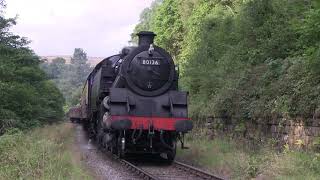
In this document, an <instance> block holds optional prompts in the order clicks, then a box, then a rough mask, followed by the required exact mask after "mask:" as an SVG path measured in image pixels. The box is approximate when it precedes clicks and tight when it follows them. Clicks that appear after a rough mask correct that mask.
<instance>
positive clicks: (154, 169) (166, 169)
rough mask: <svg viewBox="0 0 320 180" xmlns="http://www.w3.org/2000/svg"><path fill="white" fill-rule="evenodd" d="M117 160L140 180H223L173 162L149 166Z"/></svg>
mask: <svg viewBox="0 0 320 180" xmlns="http://www.w3.org/2000/svg"><path fill="white" fill-rule="evenodd" d="M113 157H114V158H115V159H117V160H118V161H119V162H120V163H121V164H122V165H123V166H125V167H126V168H127V169H128V170H130V171H131V172H133V173H135V174H136V175H138V176H139V177H141V178H142V179H146V180H165V179H175V180H176V179H183V180H188V179H192V180H193V179H208V180H209V179H210V180H223V178H221V177H218V176H216V175H213V174H211V173H209V172H206V171H203V170H201V169H198V168H195V167H193V166H190V165H187V164H184V163H181V162H178V161H174V162H173V163H172V165H165V166H163V165H161V164H160V165H159V164H157V165H154V164H153V165H150V164H144V163H142V164H141V163H136V162H130V161H128V160H124V159H119V158H118V157H117V156H114V155H113Z"/></svg>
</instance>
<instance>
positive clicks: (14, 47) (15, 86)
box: [0, 1, 64, 135]
mask: <svg viewBox="0 0 320 180" xmlns="http://www.w3.org/2000/svg"><path fill="white" fill-rule="evenodd" d="M3 8H4V3H3V1H1V3H0V9H1V11H2V10H3ZM15 24H16V21H15V19H14V18H9V19H7V18H5V17H4V16H3V14H2V12H0V97H1V103H0V135H1V134H3V133H4V132H6V131H7V129H9V128H20V129H27V128H30V127H34V126H37V125H41V124H44V123H48V122H53V121H56V120H60V119H61V117H62V116H63V110H62V106H63V103H64V99H63V97H62V94H61V93H60V91H59V90H58V89H57V88H56V86H55V85H54V83H53V82H51V81H49V80H48V79H47V78H46V76H45V73H44V72H43V71H42V70H41V69H40V67H39V64H40V60H39V57H38V56H37V55H36V54H35V53H34V52H33V51H32V50H31V49H29V48H28V47H27V44H28V41H27V40H26V39H25V38H21V37H20V36H18V35H15V34H13V33H12V32H10V27H11V26H13V25H15Z"/></svg>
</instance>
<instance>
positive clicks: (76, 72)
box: [41, 48, 92, 107]
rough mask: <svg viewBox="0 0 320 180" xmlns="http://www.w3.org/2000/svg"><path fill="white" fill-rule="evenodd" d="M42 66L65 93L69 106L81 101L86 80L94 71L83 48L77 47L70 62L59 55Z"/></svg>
mask: <svg viewBox="0 0 320 180" xmlns="http://www.w3.org/2000/svg"><path fill="white" fill-rule="evenodd" d="M41 68H42V69H43V70H44V71H45V72H46V74H47V76H48V77H49V78H50V79H52V81H53V82H54V83H55V84H56V85H57V87H58V88H59V89H60V91H61V92H62V93H63V96H64V97H65V99H66V105H67V106H68V107H70V106H74V105H76V104H78V103H79V99H80V95H81V92H82V87H83V85H84V82H85V81H86V79H87V77H88V75H89V73H90V72H91V71H92V67H90V65H89V63H88V58H87V54H86V53H85V51H84V50H83V49H81V48H75V50H74V53H73V56H72V58H71V63H70V64H66V61H65V60H64V59H63V58H61V57H57V58H55V59H53V60H52V62H47V61H45V62H43V63H42V64H41Z"/></svg>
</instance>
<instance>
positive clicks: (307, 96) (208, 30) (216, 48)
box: [136, 0, 320, 120]
mask: <svg viewBox="0 0 320 180" xmlns="http://www.w3.org/2000/svg"><path fill="white" fill-rule="evenodd" d="M147 12H148V13H145V14H144V15H143V18H141V20H140V24H138V25H137V26H136V31H137V30H140V29H141V27H143V28H144V30H152V31H155V32H156V33H157V34H158V36H157V38H156V42H157V44H158V45H160V46H162V47H163V48H165V49H167V50H168V51H169V52H170V53H171V54H172V55H173V56H174V59H175V61H176V63H177V64H179V65H180V70H181V71H180V72H181V74H180V75H181V76H180V77H181V81H180V86H181V87H182V88H183V89H185V90H188V91H189V92H190V113H191V115H192V116H193V117H199V116H230V117H231V116H237V117H240V118H239V119H242V120H243V119H252V118H253V119H256V118H257V117H268V116H271V115H279V116H312V115H313V114H314V113H315V111H316V109H318V108H319V106H320V98H319V97H320V91H319V90H320V84H319V77H320V70H319V69H320V44H319V42H320V32H319V29H320V24H319V22H320V6H319V3H318V1H316V0H311V1H299V0H294V1H284V0H281V1H278V0H251V1H242V0H235V1H229V0H224V1H221V0H213V1H207V0H186V1H185V0H183V1H182V0H163V1H162V2H160V3H157V4H156V6H151V8H149V9H148V11H147ZM143 28H142V29H143ZM260 119H264V118H260Z"/></svg>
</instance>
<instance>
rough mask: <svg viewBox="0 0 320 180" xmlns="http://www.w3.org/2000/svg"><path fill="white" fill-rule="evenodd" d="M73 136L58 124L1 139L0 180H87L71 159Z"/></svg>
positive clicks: (87, 177)
mask: <svg viewBox="0 0 320 180" xmlns="http://www.w3.org/2000/svg"><path fill="white" fill-rule="evenodd" d="M14 132H15V133H14ZM73 133H74V131H73V129H72V127H71V126H68V125H66V124H60V125H52V126H47V127H45V128H41V129H39V128H38V129H35V130H34V131H33V132H31V133H22V132H21V131H20V132H19V131H18V132H17V130H15V131H11V133H8V134H5V135H3V136H1V137H0V159H1V161H0V177H1V179H90V177H89V176H88V175H87V174H86V173H85V172H84V171H83V169H82V167H81V165H80V164H76V163H75V162H74V160H73V159H72V158H73V157H72V151H71V145H70V144H72V143H73Z"/></svg>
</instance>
